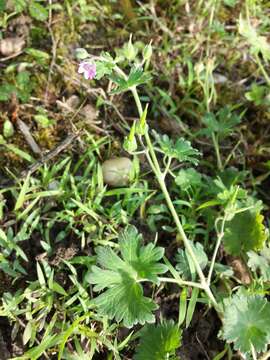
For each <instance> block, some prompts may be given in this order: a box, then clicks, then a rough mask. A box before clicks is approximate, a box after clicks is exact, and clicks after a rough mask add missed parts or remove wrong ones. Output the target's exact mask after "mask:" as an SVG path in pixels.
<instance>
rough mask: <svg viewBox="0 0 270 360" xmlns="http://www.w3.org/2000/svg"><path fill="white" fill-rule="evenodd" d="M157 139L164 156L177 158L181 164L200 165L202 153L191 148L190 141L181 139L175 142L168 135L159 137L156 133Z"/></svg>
mask: <svg viewBox="0 0 270 360" xmlns="http://www.w3.org/2000/svg"><path fill="white" fill-rule="evenodd" d="M153 133H154V135H155V138H156V140H157V142H158V144H159V146H160V148H161V150H162V152H163V153H164V155H166V156H168V157H171V158H175V159H177V160H179V161H181V162H184V161H185V162H190V163H192V164H194V165H197V164H198V156H199V155H200V152H199V151H198V150H197V149H194V148H193V147H192V146H191V143H190V141H187V140H185V139H184V138H179V139H177V140H176V142H174V141H173V140H172V139H170V138H169V136H168V135H166V134H165V135H159V134H157V133H156V132H154V131H153Z"/></svg>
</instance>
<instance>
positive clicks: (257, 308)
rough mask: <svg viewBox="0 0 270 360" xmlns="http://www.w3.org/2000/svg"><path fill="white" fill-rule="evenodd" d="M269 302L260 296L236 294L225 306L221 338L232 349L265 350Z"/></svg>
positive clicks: (269, 333) (269, 335) (269, 332)
mask: <svg viewBox="0 0 270 360" xmlns="http://www.w3.org/2000/svg"><path fill="white" fill-rule="evenodd" d="M269 319H270V303H269V302H268V301H267V300H266V299H264V298H263V297H261V296H258V295H248V294H240V295H239V294H237V295H235V296H234V297H233V298H232V300H231V301H229V302H228V303H227V305H226V306H225V314H224V323H223V333H222V337H223V339H225V340H227V341H228V342H229V343H232V342H233V343H234V349H235V350H240V351H241V352H242V353H250V351H251V345H252V346H253V347H254V349H255V351H256V352H261V351H265V350H266V348H267V345H268V344H269V342H270V322H269Z"/></svg>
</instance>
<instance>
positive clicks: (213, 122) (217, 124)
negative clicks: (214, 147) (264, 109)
mask: <svg viewBox="0 0 270 360" xmlns="http://www.w3.org/2000/svg"><path fill="white" fill-rule="evenodd" d="M240 121H241V118H240V116H239V115H237V114H236V113H233V112H231V110H230V109H229V107H227V106H225V107H224V108H222V109H220V110H219V111H218V112H217V114H216V115H215V114H213V113H206V114H205V116H203V118H202V122H203V124H204V125H205V126H206V129H202V130H201V131H200V133H201V134H204V135H206V136H209V137H211V136H212V135H211V134H212V133H215V134H217V135H218V136H219V137H220V138H222V137H226V136H227V135H230V133H231V132H232V131H233V128H234V127H235V126H236V125H237V124H239V123H240Z"/></svg>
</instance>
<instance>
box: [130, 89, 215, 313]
mask: <svg viewBox="0 0 270 360" xmlns="http://www.w3.org/2000/svg"><path fill="white" fill-rule="evenodd" d="M130 90H131V92H132V94H133V97H134V100H135V103H136V106H137V109H138V112H139V115H140V117H141V116H142V114H143V108H142V104H141V101H140V98H139V95H138V92H137V89H136V87H132V88H131V89H130ZM144 137H145V140H146V144H147V147H148V150H149V154H148V156H147V157H151V162H150V166H151V167H152V170H153V172H154V173H155V175H156V177H157V180H158V183H159V186H160V188H161V190H162V192H163V195H164V197H165V200H166V202H167V205H168V207H169V209H170V211H171V214H172V216H173V219H174V222H175V224H176V227H177V230H178V232H179V234H180V235H181V238H182V240H183V242H184V245H185V247H186V249H187V251H188V253H189V255H190V257H191V259H192V261H193V263H194V266H195V269H196V271H197V274H198V276H199V278H200V281H201V288H202V289H203V290H204V291H205V293H206V294H207V296H208V298H209V299H210V301H211V302H212V303H213V305H214V306H215V307H216V308H217V307H218V304H217V302H216V300H215V298H214V295H213V293H212V291H211V289H210V286H209V285H208V283H207V281H206V278H205V276H204V274H203V272H202V269H201V267H200V264H199V262H198V260H197V258H196V255H195V254H194V251H193V249H192V247H191V245H190V242H189V240H188V238H187V236H186V233H185V231H184V229H183V226H182V224H181V222H180V219H179V217H178V215H177V212H176V210H175V207H174V205H173V202H172V200H171V197H170V194H169V192H168V190H167V186H166V184H165V181H164V176H163V173H162V172H161V169H160V166H159V162H158V159H157V157H156V153H155V150H154V147H153V144H152V141H151V139H150V136H149V134H148V132H147V131H146V133H145V135H144ZM153 165H154V166H153Z"/></svg>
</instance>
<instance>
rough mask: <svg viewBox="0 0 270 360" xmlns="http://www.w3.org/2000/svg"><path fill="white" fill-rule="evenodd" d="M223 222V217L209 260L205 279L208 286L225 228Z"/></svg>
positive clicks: (224, 220) (224, 219)
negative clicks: (209, 263)
mask: <svg viewBox="0 0 270 360" xmlns="http://www.w3.org/2000/svg"><path fill="white" fill-rule="evenodd" d="M225 222H226V216H224V217H223V219H222V223H221V229H220V231H219V232H218V238H217V243H216V246H215V250H214V254H213V257H212V260H211V265H210V269H209V273H208V277H207V284H208V285H209V286H210V284H211V278H212V274H213V270H214V266H215V262H216V257H217V253H218V249H219V247H220V244H221V240H222V238H223V236H224V226H225Z"/></svg>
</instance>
